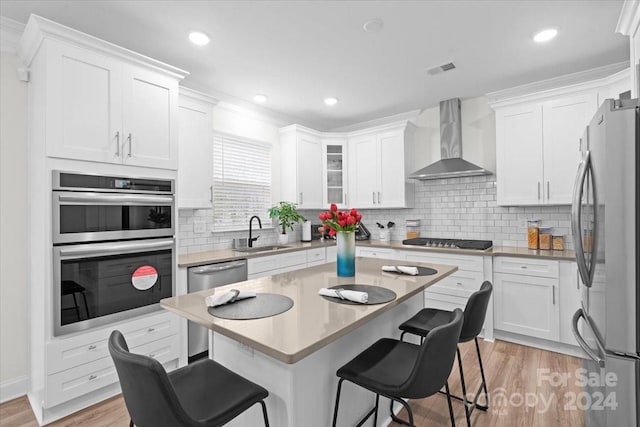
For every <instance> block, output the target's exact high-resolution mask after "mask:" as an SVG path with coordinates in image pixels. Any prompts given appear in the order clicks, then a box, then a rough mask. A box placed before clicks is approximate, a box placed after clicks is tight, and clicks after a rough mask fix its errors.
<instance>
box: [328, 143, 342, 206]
mask: <svg viewBox="0 0 640 427" xmlns="http://www.w3.org/2000/svg"><path fill="white" fill-rule="evenodd" d="M323 148H324V149H323V152H324V153H323V154H324V165H323V166H324V172H325V174H324V175H325V176H324V203H325V205H328V204H331V203H335V204H337V205H339V206H344V205H345V204H346V203H347V201H346V197H347V195H346V179H345V178H346V174H345V166H346V156H345V148H346V147H345V145H344V144H343V143H338V142H331V143H325V144H323Z"/></svg>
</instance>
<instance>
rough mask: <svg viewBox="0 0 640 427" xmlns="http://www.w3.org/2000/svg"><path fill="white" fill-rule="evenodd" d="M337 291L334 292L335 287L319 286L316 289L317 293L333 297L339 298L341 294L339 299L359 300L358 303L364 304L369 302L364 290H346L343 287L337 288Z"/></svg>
mask: <svg viewBox="0 0 640 427" xmlns="http://www.w3.org/2000/svg"><path fill="white" fill-rule="evenodd" d="M337 291H338V292H336V289H327V288H321V289H320V290H319V291H318V295H324V296H326V297H333V298H340V295H342V298H340V299H348V300H349V301H353V302H359V303H360V304H366V303H367V302H369V294H368V293H366V292H360V291H348V290H344V289H337Z"/></svg>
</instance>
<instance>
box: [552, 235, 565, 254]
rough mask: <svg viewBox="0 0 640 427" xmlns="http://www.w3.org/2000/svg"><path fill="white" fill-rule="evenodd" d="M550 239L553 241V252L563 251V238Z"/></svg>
mask: <svg viewBox="0 0 640 427" xmlns="http://www.w3.org/2000/svg"><path fill="white" fill-rule="evenodd" d="M552 239H553V250H554V251H564V236H558V235H554V236H553V237H552Z"/></svg>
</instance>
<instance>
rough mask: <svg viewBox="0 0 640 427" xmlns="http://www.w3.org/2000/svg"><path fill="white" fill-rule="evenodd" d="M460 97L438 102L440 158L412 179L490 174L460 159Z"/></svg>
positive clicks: (412, 175)
mask: <svg viewBox="0 0 640 427" xmlns="http://www.w3.org/2000/svg"><path fill="white" fill-rule="evenodd" d="M460 117H461V116H460V99H459V98H453V99H448V100H446V101H441V102H440V155H441V157H442V159H441V160H438V161H437V162H435V163H432V164H430V165H429V166H427V167H424V168H422V169H420V170H418V171H416V172H414V173H412V174H411V175H409V178H412V179H421V180H427V179H438V178H459V177H465V176H476V175H490V174H491V172H490V171H488V170H486V169H484V168H481V167H480V166H476V165H474V164H473V163H470V162H467V161H466V160H464V159H462V123H461V121H460Z"/></svg>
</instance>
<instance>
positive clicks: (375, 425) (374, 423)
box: [373, 393, 380, 427]
mask: <svg viewBox="0 0 640 427" xmlns="http://www.w3.org/2000/svg"><path fill="white" fill-rule="evenodd" d="M379 400H380V395H379V394H377V393H376V412H374V414H373V427H377V426H378V401H379Z"/></svg>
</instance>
